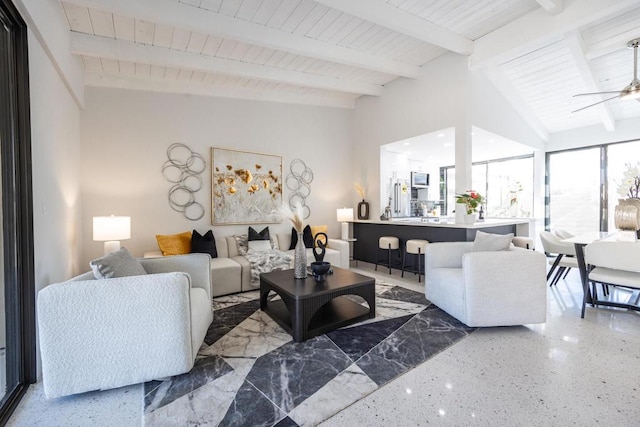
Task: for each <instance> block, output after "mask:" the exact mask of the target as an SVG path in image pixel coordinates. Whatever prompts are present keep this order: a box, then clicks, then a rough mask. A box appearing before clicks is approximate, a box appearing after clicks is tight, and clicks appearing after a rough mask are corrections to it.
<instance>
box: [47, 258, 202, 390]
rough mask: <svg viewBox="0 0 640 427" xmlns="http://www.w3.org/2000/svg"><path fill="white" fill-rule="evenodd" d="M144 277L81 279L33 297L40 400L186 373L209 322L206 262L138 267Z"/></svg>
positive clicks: (147, 262)
mask: <svg viewBox="0 0 640 427" xmlns="http://www.w3.org/2000/svg"><path fill="white" fill-rule="evenodd" d="M139 261H140V263H141V264H142V266H143V267H144V269H145V270H146V271H147V273H149V274H147V275H141V276H130V277H122V278H111V279H101V280H95V279H94V276H93V273H91V272H89V273H85V274H82V275H80V276H78V277H76V278H73V279H71V280H70V281H67V282H63V283H57V284H52V285H49V286H47V287H46V288H44V289H42V290H41V291H40V292H39V293H38V324H39V335H40V352H41V356H42V375H43V382H44V391H45V394H46V395H47V397H48V398H53V397H59V396H65V395H69V394H75V393H82V392H86V391H91V390H101V389H109V388H115V387H121V386H125V385H129V384H135V383H139V382H144V381H150V380H154V379H159V378H163V377H168V376H173V375H178V374H182V373H185V372H188V371H189V370H191V368H192V367H193V364H194V361H195V358H196V354H197V353H198V350H199V348H200V346H201V345H202V342H203V340H204V337H205V335H206V333H207V329H208V327H209V325H210V324H211V322H212V320H213V311H212V308H211V277H210V275H211V270H210V269H209V255H205V254H191V255H183V256H174V257H164V258H152V259H141V260H139Z"/></svg>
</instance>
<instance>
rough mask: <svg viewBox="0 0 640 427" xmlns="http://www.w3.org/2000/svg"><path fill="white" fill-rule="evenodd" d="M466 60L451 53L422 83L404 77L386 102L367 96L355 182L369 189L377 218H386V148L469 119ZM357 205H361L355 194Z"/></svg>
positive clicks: (357, 123) (359, 117)
mask: <svg viewBox="0 0 640 427" xmlns="http://www.w3.org/2000/svg"><path fill="white" fill-rule="evenodd" d="M465 74H466V59H465V58H464V57H463V56H460V55H455V54H445V55H442V56H441V57H439V58H437V59H435V60H434V61H432V62H430V63H429V64H428V65H426V66H425V67H423V68H422V70H421V72H420V76H419V77H418V78H417V79H406V78H399V79H397V80H394V81H393V82H391V83H389V84H387V85H385V89H384V92H383V94H382V96H380V97H373V96H364V97H361V98H359V99H358V100H357V101H356V108H355V112H354V137H353V140H354V145H353V153H354V154H353V155H354V175H353V177H354V178H353V179H354V180H355V181H358V182H360V183H362V184H363V185H364V186H365V187H366V188H367V194H366V196H367V201H369V203H370V206H371V207H370V210H371V218H372V219H375V218H378V217H379V216H380V214H381V213H382V211H381V206H384V204H385V203H386V201H383V202H385V203H382V205H381V203H380V192H381V190H380V178H379V174H380V146H381V145H384V144H388V143H390V142H395V141H399V140H401V139H406V138H410V137H413V136H417V135H422V134H425V133H430V132H433V131H436V130H439V129H442V128H447V127H451V126H455V124H456V120H457V118H458V117H460V115H463V114H464V111H463V106H464V103H463V102H462V101H461V100H463V99H464V96H465ZM351 199H352V204H355V203H357V201H358V197H357V194H356V193H355V192H353V193H352V194H351Z"/></svg>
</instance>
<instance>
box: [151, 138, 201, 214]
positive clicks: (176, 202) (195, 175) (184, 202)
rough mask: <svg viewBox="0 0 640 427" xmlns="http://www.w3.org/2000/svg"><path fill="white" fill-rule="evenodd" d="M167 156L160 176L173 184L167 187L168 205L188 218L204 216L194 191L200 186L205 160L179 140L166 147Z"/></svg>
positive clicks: (198, 189)
mask: <svg viewBox="0 0 640 427" xmlns="http://www.w3.org/2000/svg"><path fill="white" fill-rule="evenodd" d="M167 157H168V159H169V160H167V161H166V162H164V164H163V165H162V176H164V178H165V179H166V180H167V181H169V182H170V183H172V184H173V186H172V187H171V189H169V206H171V209H173V210H174V211H176V212H181V213H182V214H183V215H184V217H185V218H187V219H188V220H190V221H197V220H199V219H200V218H202V217H203V216H204V206H203V205H202V204H201V203H199V202H197V201H196V193H197V192H198V191H200V189H201V188H202V177H201V176H200V174H201V173H202V172H204V170H205V169H206V167H207V162H206V161H205V160H204V157H202V155H200V154H198V153H196V152H194V151H192V150H191V149H190V148H189V147H187V146H186V145H185V144H182V143H180V142H176V143H175V144H171V145H170V146H169V148H167Z"/></svg>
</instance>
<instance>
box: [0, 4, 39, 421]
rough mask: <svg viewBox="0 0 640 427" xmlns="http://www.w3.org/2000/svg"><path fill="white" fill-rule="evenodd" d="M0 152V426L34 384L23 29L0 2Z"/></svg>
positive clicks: (11, 9)
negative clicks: (0, 310) (0, 325)
mask: <svg viewBox="0 0 640 427" xmlns="http://www.w3.org/2000/svg"><path fill="white" fill-rule="evenodd" d="M0 21H1V24H2V27H0V31H4V37H2V42H0V44H1V45H0V56H1V57H2V58H1V59H2V62H4V63H5V64H6V67H4V68H3V69H2V68H0V112H2V114H0V150H1V153H2V154H1V156H0V157H1V173H2V215H3V221H2V222H3V224H2V226H3V232H2V237H3V245H4V280H5V295H4V298H5V318H6V348H7V351H6V366H7V369H6V371H7V391H6V394H5V396H4V398H3V399H2V401H1V403H0V405H1V406H0V425H4V424H5V423H6V422H7V420H8V419H9V416H10V415H11V413H12V412H13V411H14V410H15V408H16V406H17V405H18V403H19V401H20V399H21V397H22V396H23V395H24V393H25V392H26V391H27V389H28V387H29V384H31V383H34V382H35V381H36V333H35V281H34V267H33V253H34V248H33V194H32V185H31V165H32V164H31V124H30V123H31V122H30V115H29V114H30V113H29V103H30V101H29V62H28V47H27V25H26V24H25V22H24V20H23V19H22V17H21V16H20V14H19V13H18V11H17V10H16V8H15V6H14V5H13V3H12V2H11V0H0Z"/></svg>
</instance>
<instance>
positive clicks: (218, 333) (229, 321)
mask: <svg viewBox="0 0 640 427" xmlns="http://www.w3.org/2000/svg"><path fill="white" fill-rule="evenodd" d="M259 309H260V300H259V299H254V300H251V301H247V302H243V303H240V304H236V305H233V306H231V307H227V308H223V309H220V310H215V311H214V312H213V322H212V323H211V326H209V330H208V331H207V335H206V336H205V337H204V342H205V344H207V345H211V344H213V343H215V342H216V341H218V340H219V339H220V338H222V337H223V336H225V335H226V334H227V332H229V331H230V330H232V329H233V328H235V327H236V326H238V325H239V324H240V323H242V322H243V321H244V320H245V319H246V318H247V317H249V316H251V315H252V314H253V313H255V312H256V311H257V310H259Z"/></svg>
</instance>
